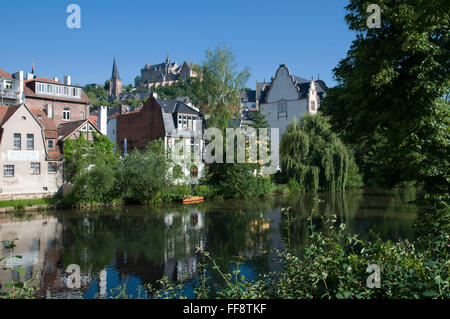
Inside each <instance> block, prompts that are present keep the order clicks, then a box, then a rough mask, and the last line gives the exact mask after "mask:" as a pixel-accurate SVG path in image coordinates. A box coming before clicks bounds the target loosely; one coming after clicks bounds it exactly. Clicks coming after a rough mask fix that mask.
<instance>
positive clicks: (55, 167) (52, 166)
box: [48, 162, 58, 174]
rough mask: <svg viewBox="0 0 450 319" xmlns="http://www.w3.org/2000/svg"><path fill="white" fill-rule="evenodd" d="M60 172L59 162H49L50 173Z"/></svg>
mask: <svg viewBox="0 0 450 319" xmlns="http://www.w3.org/2000/svg"><path fill="white" fill-rule="evenodd" d="M57 172H58V163H57V162H48V173H49V174H56V173H57Z"/></svg>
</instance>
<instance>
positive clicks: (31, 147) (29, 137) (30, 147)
mask: <svg viewBox="0 0 450 319" xmlns="http://www.w3.org/2000/svg"><path fill="white" fill-rule="evenodd" d="M27 150H34V134H27Z"/></svg>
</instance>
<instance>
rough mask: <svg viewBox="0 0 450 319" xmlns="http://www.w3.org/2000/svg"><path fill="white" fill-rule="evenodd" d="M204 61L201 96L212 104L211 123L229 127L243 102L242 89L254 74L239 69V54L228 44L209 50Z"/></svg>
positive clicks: (210, 111)
mask: <svg viewBox="0 0 450 319" xmlns="http://www.w3.org/2000/svg"><path fill="white" fill-rule="evenodd" d="M205 54H206V60H205V61H204V62H203V70H202V74H203V75H202V82H201V84H202V90H201V94H202V96H201V99H202V101H203V102H204V103H206V104H208V105H209V108H208V115H209V116H210V117H209V120H208V126H209V127H216V128H219V129H225V128H227V127H228V125H229V122H230V120H231V118H232V115H233V114H238V111H239V106H240V103H241V100H240V96H239V92H240V90H241V89H242V88H244V87H245V84H246V83H247V81H248V78H249V76H250V73H249V68H248V67H247V68H245V69H244V70H243V71H238V70H237V63H236V61H235V56H234V54H233V52H232V51H231V49H230V48H229V47H228V46H227V45H226V44H220V45H218V46H217V47H216V48H215V49H214V50H206V53H205Z"/></svg>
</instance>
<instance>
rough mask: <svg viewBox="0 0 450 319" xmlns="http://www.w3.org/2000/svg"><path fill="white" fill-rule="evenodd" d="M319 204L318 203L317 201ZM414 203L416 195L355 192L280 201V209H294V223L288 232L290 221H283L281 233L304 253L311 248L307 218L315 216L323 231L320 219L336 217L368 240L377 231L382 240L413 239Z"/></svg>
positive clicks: (324, 194)
mask: <svg viewBox="0 0 450 319" xmlns="http://www.w3.org/2000/svg"><path fill="white" fill-rule="evenodd" d="M315 197H317V198H318V199H319V200H318V201H316V200H315V199H314V198H315ZM414 199H415V191H414V190H407V191H405V192H403V191H401V190H398V191H396V192H389V193H386V192H375V191H373V190H369V191H366V192H363V191H361V190H352V191H347V192H336V193H318V194H317V195H316V194H311V193H307V194H301V195H299V196H298V197H297V198H296V199H295V200H294V199H292V198H290V199H286V200H285V201H281V202H280V204H281V207H291V212H290V214H291V217H292V218H293V222H292V223H291V225H290V228H289V233H288V231H287V228H286V227H287V224H288V223H287V219H286V217H283V218H282V223H281V232H282V235H283V237H284V238H286V237H287V236H288V234H289V236H290V239H291V246H292V248H294V249H302V248H304V247H305V246H306V245H308V244H309V242H308V240H309V234H310V231H309V228H308V226H309V224H308V221H307V218H308V216H309V215H310V214H311V213H313V224H314V226H315V227H316V229H317V230H323V225H322V221H321V218H320V216H322V217H325V218H326V217H330V216H331V215H336V216H337V218H338V221H339V222H343V223H345V224H346V225H347V227H348V229H349V230H350V232H352V233H356V234H360V236H361V237H362V238H364V239H367V238H369V232H370V230H374V231H375V233H377V234H379V235H380V236H381V238H391V239H394V238H397V237H402V238H412V236H413V232H412V225H413V223H414V220H415V214H414V212H416V211H417V207H416V206H415V205H414V204H412V203H410V201H412V200H414Z"/></svg>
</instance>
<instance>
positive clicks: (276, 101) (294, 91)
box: [256, 64, 327, 139]
mask: <svg viewBox="0 0 450 319" xmlns="http://www.w3.org/2000/svg"><path fill="white" fill-rule="evenodd" d="M326 89H327V87H326V85H325V82H323V81H321V80H317V81H314V79H312V80H306V79H303V78H300V77H298V76H294V75H292V74H291V72H290V70H289V69H288V67H287V66H286V65H284V64H282V65H280V67H279V68H278V70H277V71H276V73H275V77H273V78H272V79H271V82H269V83H267V82H263V83H256V100H257V101H258V104H259V107H260V109H261V111H262V112H263V113H264V114H265V116H266V119H267V121H268V122H269V126H270V127H271V128H278V129H279V137H280V139H281V137H282V135H283V134H284V132H285V131H286V128H287V126H288V125H289V124H290V123H291V122H292V120H293V119H294V118H297V119H298V118H299V117H300V116H301V115H302V114H304V113H310V114H315V113H317V110H318V109H319V107H320V102H321V99H322V98H324V97H325V95H326V92H325V91H326Z"/></svg>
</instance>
